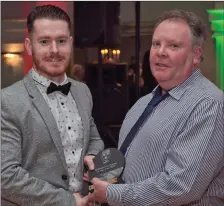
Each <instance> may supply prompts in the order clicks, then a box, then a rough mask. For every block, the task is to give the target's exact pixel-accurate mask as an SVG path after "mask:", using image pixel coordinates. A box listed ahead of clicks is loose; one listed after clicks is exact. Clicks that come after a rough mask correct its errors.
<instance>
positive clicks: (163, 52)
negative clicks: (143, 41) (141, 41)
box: [157, 45, 167, 57]
mask: <svg viewBox="0 0 224 206" xmlns="http://www.w3.org/2000/svg"><path fill="white" fill-rule="evenodd" d="M157 55H158V56H159V57H166V56H167V52H166V48H165V46H163V45H161V46H160V47H159V48H158V50H157Z"/></svg>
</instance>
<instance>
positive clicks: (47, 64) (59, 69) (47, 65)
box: [32, 51, 70, 77]
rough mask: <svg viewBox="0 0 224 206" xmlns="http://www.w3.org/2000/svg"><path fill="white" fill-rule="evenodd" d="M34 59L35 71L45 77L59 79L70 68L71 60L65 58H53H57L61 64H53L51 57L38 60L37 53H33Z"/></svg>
mask: <svg viewBox="0 0 224 206" xmlns="http://www.w3.org/2000/svg"><path fill="white" fill-rule="evenodd" d="M32 57H33V67H34V69H35V70H36V71H37V72H38V73H39V74H42V75H44V76H49V77H57V76H60V75H62V74H64V73H65V72H66V70H67V68H68V66H69V60H70V58H68V59H66V58H65V57H62V56H59V55H57V56H56V55H55V56H53V55H52V57H55V58H56V59H60V62H55V63H54V62H51V61H50V59H51V58H52V57H51V56H50V57H49V56H48V57H47V56H46V57H43V58H42V59H41V58H38V55H37V54H36V53H35V51H32Z"/></svg>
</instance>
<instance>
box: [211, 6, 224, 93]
mask: <svg viewBox="0 0 224 206" xmlns="http://www.w3.org/2000/svg"><path fill="white" fill-rule="evenodd" d="M207 12H208V13H209V20H210V23H211V28H212V31H213V35H212V38H214V39H215V42H216V85H217V86H218V87H219V88H220V89H222V90H223V91H224V9H217V10H208V11H207Z"/></svg>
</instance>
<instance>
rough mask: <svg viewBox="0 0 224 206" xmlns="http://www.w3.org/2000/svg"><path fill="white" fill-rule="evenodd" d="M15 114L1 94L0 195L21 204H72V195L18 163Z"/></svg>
mask: <svg viewBox="0 0 224 206" xmlns="http://www.w3.org/2000/svg"><path fill="white" fill-rule="evenodd" d="M18 120H19V119H18V116H17V115H16V113H15V112H14V111H13V107H12V105H11V106H10V102H9V101H7V97H5V96H4V95H3V93H2V95H1V197H2V198H3V199H4V200H7V201H8V202H11V203H14V204H17V205H21V206H27V205H32V206H40V205H41V206H62V205H63V206H74V205H75V201H74V196H73V194H72V193H71V192H69V191H66V190H64V189H63V188H56V187H55V186H53V185H52V184H50V183H48V182H46V181H44V180H42V179H38V178H35V177H32V176H31V175H30V174H29V172H28V171H26V170H24V169H23V168H22V167H21V165H22V152H21V143H22V134H21V131H20V126H19V121H18Z"/></svg>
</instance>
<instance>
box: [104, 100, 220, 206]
mask: <svg viewBox="0 0 224 206" xmlns="http://www.w3.org/2000/svg"><path fill="white" fill-rule="evenodd" d="M223 120H224V113H223V103H221V102H218V103H217V102H213V101H210V100H208V101H204V102H203V103H201V104H200V105H197V106H196V107H195V109H194V111H193V112H192V114H191V116H190V117H189V119H188V121H187V122H186V124H185V126H184V128H183V130H182V131H180V133H179V135H178V136H177V137H176V139H175V141H174V142H173V143H172V145H171V146H170V148H167V151H168V156H167V161H166V163H165V168H164V171H163V172H160V173H158V174H157V175H156V176H154V177H151V178H149V179H147V180H145V181H142V182H139V183H134V184H120V185H115V184H114V185H113V184H110V185H109V186H108V187H107V199H108V202H109V203H110V205H111V206H113V205H116V206H127V205H128V206H135V205H141V206H146V205H147V206H155V205H170V206H171V205H172V206H173V205H184V204H188V203H190V202H194V201H197V200H200V199H201V198H202V196H203V194H204V192H205V191H206V190H207V189H208V187H209V184H210V183H211V181H212V180H213V179H214V177H216V176H217V175H218V174H219V173H220V172H221V171H222V169H223V163H224V162H223V158H224V152H223V148H224V139H223V137H224V136H223V135H224V125H223ZM217 190H218V191H215V193H216V195H217V196H219V197H221V194H223V189H222V188H221V187H220V188H219V189H217Z"/></svg>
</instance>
